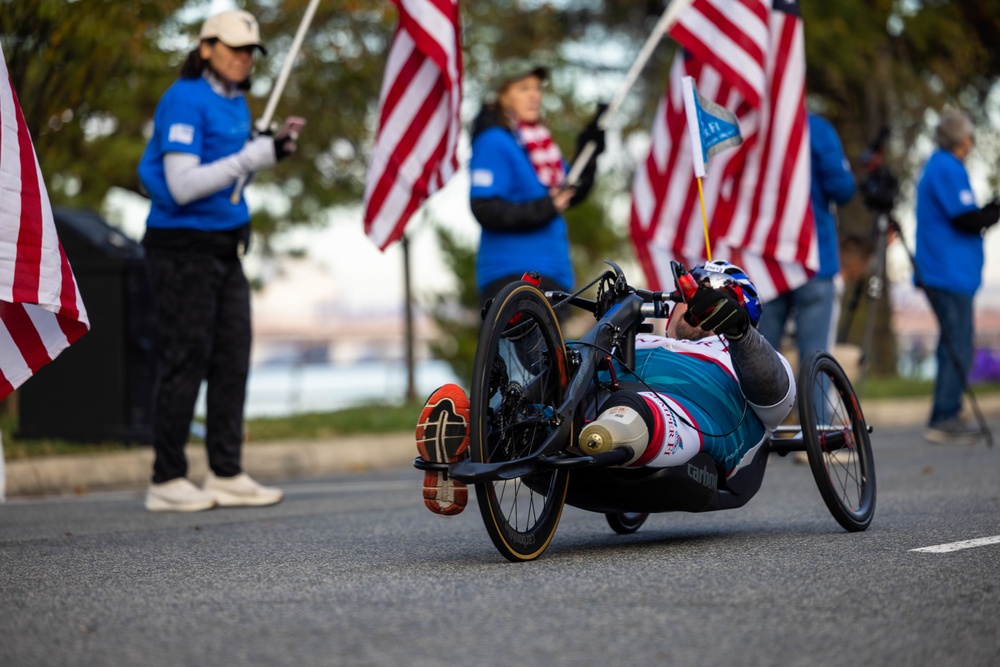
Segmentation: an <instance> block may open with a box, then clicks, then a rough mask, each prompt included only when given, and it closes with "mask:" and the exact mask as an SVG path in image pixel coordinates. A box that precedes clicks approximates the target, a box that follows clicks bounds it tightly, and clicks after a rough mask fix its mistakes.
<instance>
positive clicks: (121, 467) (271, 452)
mask: <svg viewBox="0 0 1000 667" xmlns="http://www.w3.org/2000/svg"><path fill="white" fill-rule="evenodd" d="M185 451H186V454H187V457H188V477H189V478H190V479H192V480H193V481H195V482H198V481H200V480H202V479H203V478H204V477H205V473H206V471H207V470H208V465H207V460H206V455H205V446H204V445H203V444H200V443H199V444H189V445H188V446H187V448H186V450H185ZM416 455H417V452H416V448H415V447H414V444H413V434H412V433H409V432H405V433H391V434H384V435H372V436H354V437H350V438H342V439H337V440H319V441H317V440H307V441H282V442H267V443H250V444H247V445H246V446H244V448H243V467H244V470H245V471H246V472H247V473H249V474H250V475H252V476H253V477H256V478H257V479H259V480H261V481H264V482H276V481H282V480H288V479H294V478H298V477H318V476H322V475H330V474H336V473H358V472H368V471H371V470H377V469H381V468H391V467H395V466H401V465H405V464H408V463H410V462H412V461H413V457H415V456H416ZM152 470H153V450H152V448H150V447H142V448H141V449H136V450H135V451H126V452H113V453H110V454H78V455H69V456H52V457H47V458H36V459H27V460H23V461H9V462H8V463H7V465H6V473H7V496H8V497H16V496H43V495H63V494H77V495H80V494H85V493H88V492H91V491H132V490H136V491H138V490H142V489H145V488H146V487H147V486H149V480H150V476H151V475H152Z"/></svg>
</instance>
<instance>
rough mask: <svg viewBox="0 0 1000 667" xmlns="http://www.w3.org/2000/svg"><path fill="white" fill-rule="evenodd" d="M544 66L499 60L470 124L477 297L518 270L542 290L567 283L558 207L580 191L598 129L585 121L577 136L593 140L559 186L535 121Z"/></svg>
mask: <svg viewBox="0 0 1000 667" xmlns="http://www.w3.org/2000/svg"><path fill="white" fill-rule="evenodd" d="M547 77H548V71H547V70H546V69H545V68H544V67H540V66H538V65H534V64H532V63H530V62H527V61H521V60H518V61H511V62H507V63H505V64H504V65H503V67H502V68H501V74H500V76H499V78H498V79H497V81H496V85H495V86H494V90H495V100H494V101H492V102H489V103H487V104H484V105H483V108H482V110H481V111H480V113H479V115H478V117H477V118H476V120H475V122H474V123H473V128H472V159H471V162H470V165H469V171H470V179H471V189H470V203H471V207H472V213H473V215H475V217H476V220H478V221H479V224H480V225H481V226H482V228H483V229H482V236H481V237H480V242H479V256H478V258H477V262H476V284H477V287H478V288H479V294H480V299H481V301H482V303H483V304H485V303H486V302H487V301H488V300H489V299H491V298H492V297H494V296H495V295H496V294H497V292H499V291H500V290H501V289H502V288H503V287H504V285H506V284H508V283H510V282H512V281H515V280H520V278H521V276H522V275H523V274H524V273H525V272H526V271H535V272H537V273H539V274H540V275H541V279H542V284H541V286H542V288H543V289H562V290H569V289H571V288H572V287H573V267H572V264H571V263H570V251H569V239H568V237H567V229H566V220H565V219H564V218H563V215H562V214H563V212H564V211H565V210H566V209H567V208H569V207H570V206H573V205H575V204H577V203H579V202H581V201H583V199H584V198H585V197H586V196H587V194H588V193H589V191H590V188H591V186H592V185H593V181H594V172H595V170H596V157H597V155H598V154H599V153H600V152H601V151H602V150H603V148H604V133H603V131H600V130H598V129H597V125H596V123H591V124H590V125H589V126H588V128H587V129H586V130H584V132H583V133H581V134H580V136H579V137H578V139H577V149H578V150H580V149H582V147H583V145H584V144H585V143H586V142H587V141H588V140H593V141H595V142H596V144H597V149H598V150H597V151H596V152H595V154H594V158H592V159H591V160H590V162H589V163H588V165H587V168H586V169H585V170H584V171H583V173H582V175H581V177H580V179H579V182H578V183H577V184H576V185H575V187H566V185H567V184H566V182H565V181H566V172H567V164H566V161H565V160H564V159H563V156H562V153H561V152H560V150H559V147H558V146H557V145H556V144H555V142H554V141H553V140H552V135H551V134H550V133H549V130H548V128H547V127H546V126H545V125H544V123H542V120H541V109H542V84H543V83H544V81H545V80H546V78H547Z"/></svg>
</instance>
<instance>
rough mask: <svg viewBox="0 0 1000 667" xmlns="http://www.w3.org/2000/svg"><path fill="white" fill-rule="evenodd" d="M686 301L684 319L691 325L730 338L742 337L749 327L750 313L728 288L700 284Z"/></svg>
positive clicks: (737, 338)
mask: <svg viewBox="0 0 1000 667" xmlns="http://www.w3.org/2000/svg"><path fill="white" fill-rule="evenodd" d="M687 303H688V309H687V312H685V313H684V321H685V322H687V323H688V324H690V325H691V326H694V327H701V328H702V329H704V330H705V331H711V332H713V333H716V334H722V335H724V336H725V337H726V338H728V339H730V340H739V339H741V338H743V336H745V335H746V333H747V329H749V328H750V315H748V314H747V311H746V308H744V307H743V306H742V305H740V302H739V300H737V298H736V295H735V294H733V293H732V291H730V290H728V289H715V288H712V287H705V286H701V287H699V288H698V291H697V292H695V293H694V295H693V296H692V297H691V298H690V299H688V302H687Z"/></svg>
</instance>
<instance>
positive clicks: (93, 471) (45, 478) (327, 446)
mask: <svg viewBox="0 0 1000 667" xmlns="http://www.w3.org/2000/svg"><path fill="white" fill-rule="evenodd" d="M978 402H979V408H980V410H981V411H982V413H983V415H984V416H985V417H987V418H988V417H995V416H998V415H1000V395H988V396H981V397H978ZM861 403H862V409H863V410H864V413H865V419H866V421H867V422H868V423H869V424H870V425H871V426H872V427H873V428H874V432H875V433H876V434H877V433H878V429H879V428H880V427H901V426H915V427H922V426H923V425H924V424H925V423H926V421H927V417H928V415H929V414H930V409H931V399H930V397H921V398H908V399H879V400H872V401H865V400H864V399H862V400H861ZM186 453H187V457H188V465H189V475H188V476H189V477H190V478H191V479H192V480H193V481H195V482H198V481H200V480H202V479H203V478H204V477H205V472H206V471H207V469H208V467H207V462H206V456H205V447H204V445H202V444H190V445H188V446H187V449H186ZM415 456H416V448H415V447H414V444H413V433H412V432H411V431H406V432H401V433H387V434H380V435H365V436H352V437H347V438H338V439H336V440H296V441H277V442H264V443H253V442H251V443H249V444H247V445H246V446H245V447H244V448H243V466H244V469H245V470H246V472H248V473H249V474H250V475H252V476H254V477H256V478H257V479H259V480H261V481H264V482H272V483H273V482H281V481H285V480H289V479H295V478H301V477H321V476H324V475H331V474H345V473H347V474H349V473H359V472H369V471H372V470H378V469H385V468H393V467H399V466H405V465H408V464H410V463H411V462H412V461H413V457H415ZM152 470H153V450H152V448H150V447H142V448H141V449H136V450H134V451H126V452H113V453H110V454H79V455H70V456H52V457H46V458H36V459H27V460H22V461H8V462H7V464H6V482H7V497H11V498H13V497H18V496H44V495H65V494H78V495H79V494H85V493H88V492H92V491H141V490H143V489H145V488H146V487H147V486H148V485H149V478H150V475H151V474H152Z"/></svg>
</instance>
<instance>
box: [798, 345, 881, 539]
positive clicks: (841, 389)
mask: <svg viewBox="0 0 1000 667" xmlns="http://www.w3.org/2000/svg"><path fill="white" fill-rule="evenodd" d="M799 422H800V425H801V427H802V438H803V441H804V443H805V447H806V453H807V454H808V457H809V467H810V469H811V470H812V474H813V478H814V479H815V480H816V485H817V486H818V487H819V492H820V495H821V496H822V497H823V501H824V502H825V503H826V506H827V509H829V510H830V513H831V514H832V515H833V517H834V518H835V519H836V520H837V522H838V523H839V524H840V525H841V526H843V527H844V528H845V529H846V530H849V531H851V532H857V531H862V530H865V529H866V528H868V525H869V524H870V523H871V521H872V517H873V516H874V514H875V460H874V459H873V458H872V446H871V440H870V438H869V437H868V425H867V424H866V423H865V418H864V415H863V414H862V412H861V406H860V404H859V403H858V398H857V396H856V395H855V393H854V388H853V387H852V386H851V382H850V380H848V379H847V375H845V373H844V370H843V369H842V368H841V367H840V364H838V363H837V361H836V360H835V359H834V358H833V357H831V356H830V355H829V354H828V353H826V352H823V351H821V350H817V351H815V352H813V353H811V354H809V355H808V356H807V357H806V359H805V361H804V362H803V364H802V367H801V369H800V371H799Z"/></svg>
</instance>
